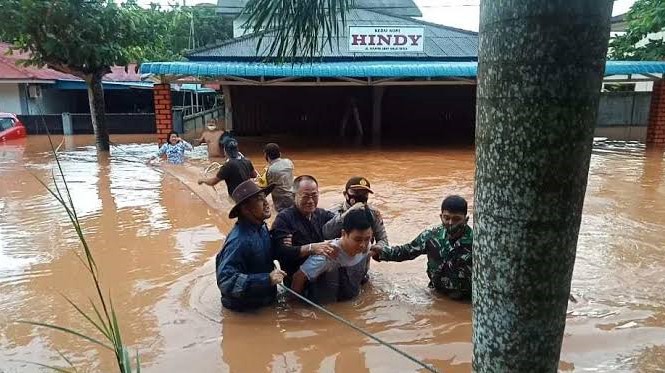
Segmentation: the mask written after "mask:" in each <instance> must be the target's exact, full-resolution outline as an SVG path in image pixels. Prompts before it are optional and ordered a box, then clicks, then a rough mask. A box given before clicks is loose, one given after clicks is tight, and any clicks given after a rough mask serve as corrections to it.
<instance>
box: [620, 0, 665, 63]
mask: <svg viewBox="0 0 665 373" xmlns="http://www.w3.org/2000/svg"><path fill="white" fill-rule="evenodd" d="M625 17H626V18H625V19H626V22H627V24H628V28H627V30H626V33H625V34H624V35H621V36H618V37H616V38H615V39H614V40H612V42H611V43H610V49H611V52H610V57H611V58H613V59H617V60H627V59H632V60H663V59H665V42H664V41H663V38H662V37H660V38H659V39H649V40H648V41H646V42H642V43H640V41H642V40H644V39H645V38H647V37H648V35H649V34H653V33H656V32H660V31H663V30H664V29H665V1H663V0H637V1H636V2H635V4H633V6H632V7H631V8H630V11H628V13H626V16H625ZM638 43H639V46H638Z"/></svg>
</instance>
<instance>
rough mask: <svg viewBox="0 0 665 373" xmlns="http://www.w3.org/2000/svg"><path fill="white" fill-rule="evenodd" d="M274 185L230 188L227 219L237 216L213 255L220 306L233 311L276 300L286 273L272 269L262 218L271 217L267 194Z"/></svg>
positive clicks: (268, 237) (267, 238)
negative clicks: (220, 300) (231, 202)
mask: <svg viewBox="0 0 665 373" xmlns="http://www.w3.org/2000/svg"><path fill="white" fill-rule="evenodd" d="M273 188H274V185H270V186H268V187H267V188H264V189H261V188H259V187H258V185H256V184H255V183H254V182H253V181H252V180H246V181H245V182H243V183H241V184H240V185H238V187H237V188H236V189H235V190H234V191H233V194H232V198H233V200H234V201H235V203H236V204H235V206H233V208H232V209H231V211H230V212H229V218H230V219H234V218H238V221H237V222H236V224H235V226H234V227H233V229H231V232H229V235H228V237H226V241H225V242H224V246H223V247H222V249H221V250H220V252H219V253H218V254H217V257H216V258H215V267H216V273H217V286H218V287H219V291H220V292H221V294H222V305H223V306H224V307H226V308H228V309H231V310H235V311H247V310H252V309H256V308H259V307H263V306H267V305H269V304H271V303H273V302H274V301H275V298H276V296H277V284H279V283H281V282H282V281H283V280H284V276H286V273H285V272H283V271H282V270H279V269H273V259H274V255H273V250H272V248H271V244H270V232H269V231H268V227H267V226H266V224H265V220H266V219H268V218H270V205H269V204H268V200H267V199H266V198H267V195H268V194H270V192H271V191H272V189H273Z"/></svg>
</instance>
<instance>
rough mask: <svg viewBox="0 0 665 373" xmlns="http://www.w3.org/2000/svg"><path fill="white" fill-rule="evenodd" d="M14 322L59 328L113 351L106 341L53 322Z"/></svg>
mask: <svg viewBox="0 0 665 373" xmlns="http://www.w3.org/2000/svg"><path fill="white" fill-rule="evenodd" d="M16 322H18V323H21V324H28V325H34V326H43V327H45V328H49V329H54V330H59V331H61V332H65V333H68V334H72V335H75V336H77V337H80V338H83V339H85V340H87V341H90V342H92V343H94V344H97V345H100V346H102V347H104V348H107V349H109V350H111V351H113V347H111V346H109V345H107V344H106V343H103V342H100V341H98V340H97V339H95V338H92V337H90V336H87V335H85V334H82V333H79V332H77V331H75V330H72V329H69V328H65V327H62V326H58V325H53V324H47V323H42V322H36V321H25V320H17V321H16Z"/></svg>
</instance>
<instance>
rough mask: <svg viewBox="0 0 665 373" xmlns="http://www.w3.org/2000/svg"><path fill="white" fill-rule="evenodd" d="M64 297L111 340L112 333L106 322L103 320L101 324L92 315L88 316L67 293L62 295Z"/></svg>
mask: <svg viewBox="0 0 665 373" xmlns="http://www.w3.org/2000/svg"><path fill="white" fill-rule="evenodd" d="M62 297H63V298H65V299H66V300H67V303H69V304H71V305H72V307H74V309H76V311H78V313H79V314H80V315H81V316H83V317H85V319H86V320H88V321H89V322H90V324H92V325H94V327H95V328H97V330H99V332H100V333H102V334H103V335H104V337H106V339H108V340H109V341H111V335H110V334H109V331H108V329H107V328H106V324H105V323H104V322H103V321H102V325H101V326H100V325H99V324H98V323H97V322H95V320H93V319H92V318H91V317H90V316H88V314H86V313H85V312H83V310H82V309H81V308H80V307H79V306H77V305H76V304H75V303H74V302H72V300H71V299H69V298H67V296H65V295H62ZM102 326H103V328H102Z"/></svg>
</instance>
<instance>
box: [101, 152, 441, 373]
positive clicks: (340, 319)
mask: <svg viewBox="0 0 665 373" xmlns="http://www.w3.org/2000/svg"><path fill="white" fill-rule="evenodd" d="M109 143H110V144H111V145H113V146H114V147H116V148H118V149H120V150H121V151H123V152H124V153H125V154H127V155H129V156H131V157H133V158H136V159H138V160H141V159H140V158H138V157H137V156H136V155H134V154H131V153H129V152H126V151H125V150H124V149H122V148H121V147H119V146H118V145H116V144H114V143H112V142H110V141H109ZM141 163H143V161H142V160H141ZM213 167H217V168H219V167H221V165H220V164H219V163H217V162H213V163H212V164H211V165H210V166H208V167H207V168H206V169H205V171H204V175H205V174H207V173H208V172H209V171H210V170H211V169H212V168H213ZM158 171H160V172H164V171H163V170H161V169H159V170H158ZM274 263H275V267H276V268H277V269H280V270H281V266H280V265H279V262H278V261H276V260H275V261H274ZM278 285H279V286H280V287H281V288H282V289H284V290H285V291H286V292H288V293H290V294H292V295H293V296H295V297H296V298H298V299H300V300H301V301H303V302H305V303H307V304H309V305H310V306H312V307H314V308H316V309H318V310H319V311H321V312H323V313H325V314H326V315H328V316H330V317H332V318H333V319H335V320H337V321H338V322H340V323H342V324H344V325H346V326H348V327H349V328H351V329H353V330H355V331H357V332H358V333H360V334H362V335H364V336H366V337H368V338H370V339H372V340H374V341H376V342H378V343H379V344H381V345H383V346H385V347H387V348H389V349H391V350H393V351H394V352H396V353H398V354H400V355H402V356H403V357H405V358H407V359H408V360H410V361H412V362H413V363H415V364H417V365H419V366H421V367H423V368H424V369H426V370H428V371H430V372H434V373H438V372H439V371H438V370H436V369H435V368H433V367H431V366H429V365H427V364H425V363H424V362H422V361H420V360H418V359H417V358H415V357H413V356H411V355H409V354H408V353H406V352H404V351H402V350H400V349H399V348H397V347H395V346H393V345H392V344H390V343H389V342H386V341H384V340H382V339H381V338H379V337H377V336H375V335H373V334H371V333H369V332H366V331H364V330H363V329H361V328H359V327H357V326H356V325H354V324H353V323H352V322H350V321H348V320H346V319H344V318H343V317H341V316H338V315H336V314H335V313H333V312H332V311H329V310H328V309H326V308H324V307H323V306H321V305H318V304H316V303H314V302H312V301H311V300H309V299H307V298H305V297H303V296H302V295H300V294H298V293H296V292H295V291H293V290H292V289H290V288H289V287H287V286H286V285H284V284H283V283H279V284H278Z"/></svg>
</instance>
